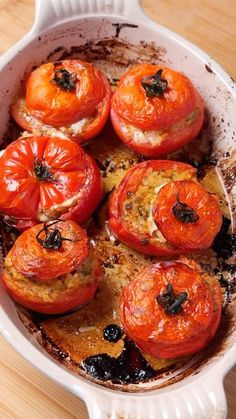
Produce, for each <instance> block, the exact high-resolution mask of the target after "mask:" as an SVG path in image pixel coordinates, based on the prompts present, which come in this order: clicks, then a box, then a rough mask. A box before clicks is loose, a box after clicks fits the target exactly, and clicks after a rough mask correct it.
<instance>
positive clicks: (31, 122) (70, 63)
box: [12, 60, 111, 143]
mask: <svg viewBox="0 0 236 419" xmlns="http://www.w3.org/2000/svg"><path fill="white" fill-rule="evenodd" d="M110 101H111V89H110V84H109V82H108V80H107V78H106V76H105V74H104V73H103V72H102V71H101V70H99V69H97V68H95V67H93V66H92V64H90V63H87V62H84V61H80V60H65V61H60V62H58V63H57V62H56V63H47V64H43V65H41V66H40V67H38V68H37V69H36V70H34V71H33V72H32V73H31V74H30V76H29V78H28V80H27V82H26V97H20V98H19V99H18V100H17V102H16V103H15V104H14V105H13V106H12V116H13V118H14V119H15V120H16V122H17V123H18V124H19V125H20V126H21V127H22V128H24V129H25V130H27V131H30V132H33V133H34V134H36V135H51V136H57V135H58V133H60V137H61V136H62V135H63V136H64V137H65V138H71V139H73V140H76V141H78V142H79V143H84V142H87V141H88V140H89V139H91V138H93V137H94V136H96V135H97V134H98V133H99V132H100V131H101V130H102V128H103V126H104V125H105V123H106V121H107V119H108V116H109V112H110Z"/></svg>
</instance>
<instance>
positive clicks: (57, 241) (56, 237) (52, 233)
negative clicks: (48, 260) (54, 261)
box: [36, 220, 72, 250]
mask: <svg viewBox="0 0 236 419" xmlns="http://www.w3.org/2000/svg"><path fill="white" fill-rule="evenodd" d="M60 221H62V220H56V221H52V222H49V223H48V222H46V223H44V226H43V228H42V229H41V230H40V231H39V232H38V233H37V235H36V239H37V241H38V243H39V244H40V245H41V246H43V247H44V248H45V249H53V250H59V249H60V248H61V246H62V242H63V241H65V240H67V241H70V242H71V241H72V240H71V239H67V238H66V237H62V236H61V232H60V230H59V229H58V228H56V227H53V228H52V229H51V227H52V226H54V225H55V224H57V223H59V222H60ZM42 233H44V236H45V237H44V238H43V239H42V238H40V235H41V234H42Z"/></svg>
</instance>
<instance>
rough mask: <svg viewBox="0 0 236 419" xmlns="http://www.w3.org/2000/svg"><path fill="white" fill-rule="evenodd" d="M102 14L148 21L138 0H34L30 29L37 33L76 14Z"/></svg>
mask: <svg viewBox="0 0 236 419" xmlns="http://www.w3.org/2000/svg"><path fill="white" fill-rule="evenodd" d="M104 14H107V15H113V16H123V17H127V18H132V20H142V21H144V20H146V21H149V22H150V20H149V18H148V17H147V15H145V13H144V12H143V10H142V7H141V4H140V0H35V21H34V26H33V28H32V31H33V32H34V33H37V34H38V33H40V32H43V31H44V30H46V29H48V28H49V27H51V26H53V25H54V24H56V23H59V22H61V21H62V20H67V19H70V18H71V19H72V18H75V17H76V16H83V15H84V16H88V15H92V16H96V15H104Z"/></svg>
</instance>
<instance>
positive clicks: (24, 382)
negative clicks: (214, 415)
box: [0, 0, 236, 419]
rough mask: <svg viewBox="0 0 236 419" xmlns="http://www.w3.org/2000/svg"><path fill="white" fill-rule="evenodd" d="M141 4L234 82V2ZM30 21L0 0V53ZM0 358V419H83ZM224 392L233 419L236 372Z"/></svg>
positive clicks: (19, 364) (64, 395)
mask: <svg viewBox="0 0 236 419" xmlns="http://www.w3.org/2000/svg"><path fill="white" fill-rule="evenodd" d="M85 1H86V0H85ZM127 1H128V0H127ZM143 5H144V8H145V11H146V12H147V14H149V15H150V16H151V17H152V18H153V19H155V20H156V21H157V22H159V23H161V24H162V25H165V26H167V27H168V28H170V29H172V30H174V31H176V32H178V33H180V34H181V35H183V36H185V37H186V38H188V39H189V40H191V41H192V42H194V43H196V44H197V45H198V46H200V47H201V48H203V49H204V50H205V51H206V52H208V53H209V54H210V55H211V56H212V57H214V58H215V59H216V60H217V61H218V62H219V63H220V64H221V65H222V66H223V67H224V68H225V70H226V71H227V72H228V73H229V74H230V75H231V76H232V77H233V78H235V79H236V29H235V28H236V1H235V0H225V1H223V0H205V1H199V0H178V1H176V0H143ZM33 16H34V0H0V27H1V32H0V54H1V53H3V52H4V51H6V50H7V49H8V48H9V47H10V46H11V45H13V44H14V43H15V42H16V41H17V40H18V39H20V38H21V37H22V36H23V35H24V34H25V33H26V32H27V31H28V29H29V28H30V26H31V24H32V21H33ZM0 353H1V357H0V377H1V378H0V418H1V419H49V418H57V419H72V418H79V419H87V418H88V416H87V412H86V408H85V406H84V404H83V402H82V401H80V400H79V399H78V398H76V397H75V396H73V395H72V394H70V393H68V392H67V391H65V390H64V389H62V388H61V387H59V386H58V385H57V384H55V383H54V382H52V381H51V380H50V379H48V378H46V377H45V376H44V375H42V374H41V373H40V372H39V371H38V370H37V369H36V368H34V367H32V366H31V365H30V364H29V363H28V362H26V361H25V360H24V359H22V358H21V357H20V356H19V355H18V354H17V353H16V352H15V350H14V349H13V348H11V347H10V345H9V344H8V343H7V342H6V340H5V339H3V338H2V337H0ZM225 389H226V394H227V399H228V419H235V418H236V368H234V369H233V370H232V371H231V372H230V373H229V374H228V376H227V377H226V379H225ZM209 419H210V418H209Z"/></svg>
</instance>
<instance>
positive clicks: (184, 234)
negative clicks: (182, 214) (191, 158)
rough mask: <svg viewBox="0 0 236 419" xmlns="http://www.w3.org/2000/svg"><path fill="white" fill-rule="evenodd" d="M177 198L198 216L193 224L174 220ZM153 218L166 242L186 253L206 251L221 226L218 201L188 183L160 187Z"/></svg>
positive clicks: (204, 190) (205, 191) (198, 185)
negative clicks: (186, 251) (189, 251)
mask: <svg viewBox="0 0 236 419" xmlns="http://www.w3.org/2000/svg"><path fill="white" fill-rule="evenodd" d="M177 196H178V197H179V200H180V202H183V203H185V204H187V205H188V206H189V207H190V208H192V209H193V210H195V213H196V214H197V215H198V217H199V218H198V220H197V221H196V222H194V223H187V224H185V223H183V222H181V221H179V220H178V219H176V217H175V216H174V214H173V207H174V205H175V204H176V202H177V201H176V197H177ZM153 218H154V220H155V222H156V224H157V225H158V227H159V229H160V231H161V233H162V234H163V236H164V237H165V238H166V240H168V241H170V243H172V244H173V245H175V246H178V247H180V248H182V249H186V250H198V249H207V248H209V247H210V246H211V245H212V242H213V240H214V238H215V236H216V234H217V233H218V232H219V231H220V228H221V225H222V212H221V210H220V206H219V202H218V198H216V197H215V196H214V195H211V194H210V193H209V192H208V191H207V190H206V189H205V188H204V187H203V186H202V185H200V184H199V183H196V182H193V181H191V180H187V181H185V180H180V181H174V182H170V183H168V184H166V185H164V186H163V188H162V189H161V190H160V191H159V193H158V195H157V197H156V203H155V205H154V207H153Z"/></svg>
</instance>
